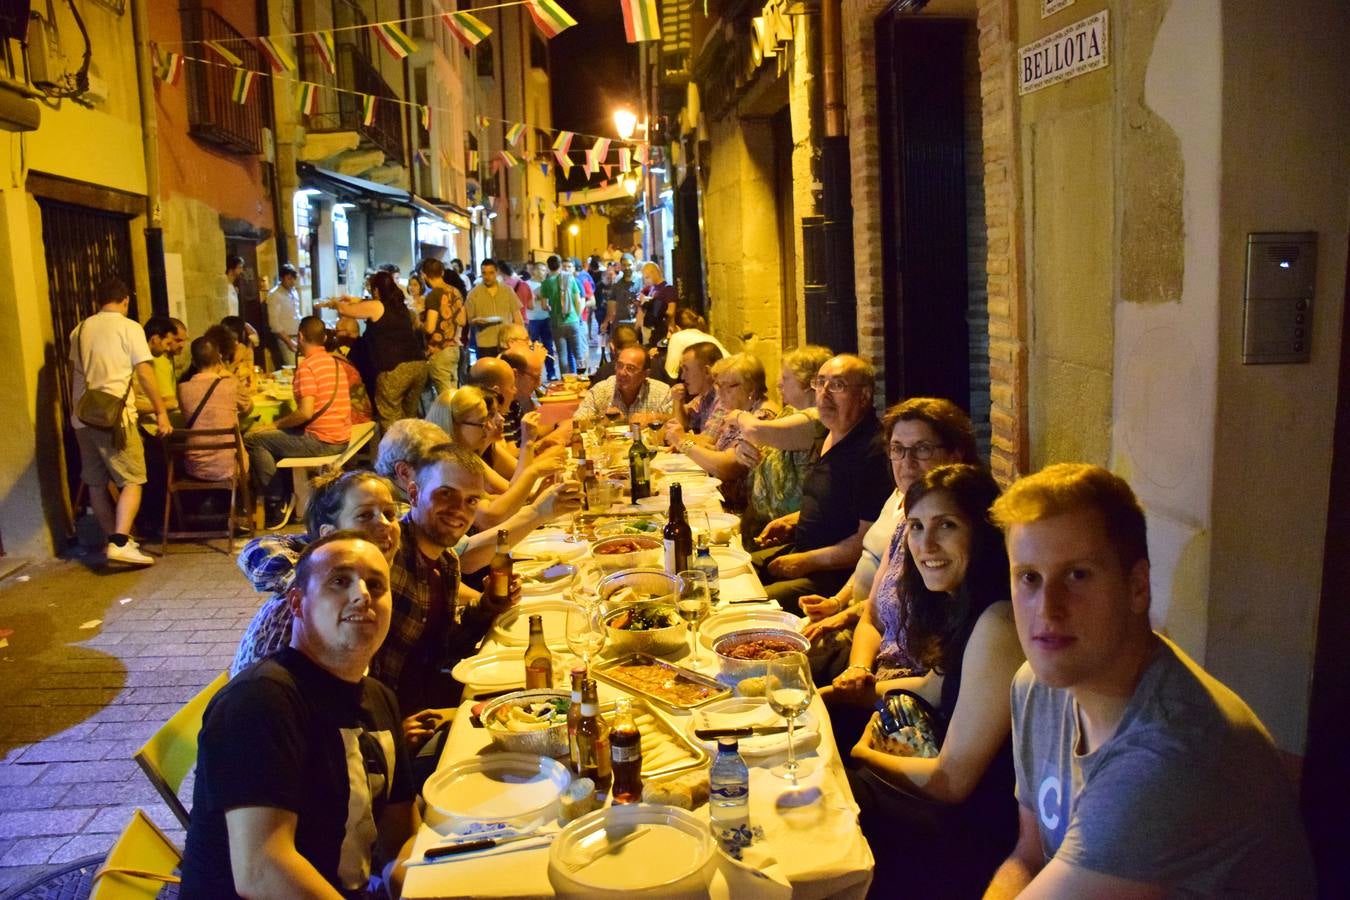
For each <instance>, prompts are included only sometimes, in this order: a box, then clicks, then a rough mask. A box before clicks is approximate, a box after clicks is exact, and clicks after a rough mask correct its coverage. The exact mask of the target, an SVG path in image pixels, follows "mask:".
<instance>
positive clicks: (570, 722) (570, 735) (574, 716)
mask: <svg viewBox="0 0 1350 900" xmlns="http://www.w3.org/2000/svg"><path fill="white" fill-rule="evenodd" d="M585 680H586V668H585V667H584V666H577V667H576V668H574V669H573V670H572V702H571V704H570V705H569V706H568V707H567V758H568V760H569V761H570V762H571V763H572V771H573V772H578V771H580V766H581V762H580V759H579V758H578V756H577V724H578V723H579V722H580V721H581V683H582V682H583V681H585Z"/></svg>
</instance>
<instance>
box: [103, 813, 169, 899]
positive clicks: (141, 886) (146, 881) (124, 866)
mask: <svg viewBox="0 0 1350 900" xmlns="http://www.w3.org/2000/svg"><path fill="white" fill-rule="evenodd" d="M182 862H183V851H181V850H179V849H178V847H177V846H175V845H174V842H173V841H171V840H169V836H168V835H167V834H165V833H164V832H163V831H161V830H160V829H159V827H158V826H157V825H155V823H154V822H152V821H150V818H149V817H148V816H146V814H145V813H144V812H142V811H141V810H139V809H137V810H134V811H133V812H132V813H131V821H130V822H128V823H127V827H126V828H124V829H123V830H122V834H121V836H120V837H119V838H118V839H117V843H116V844H113V848H112V850H110V851H108V857H107V859H105V860H104V861H103V865H102V866H100V867H99V870H98V871H97V872H95V873H94V884H93V887H92V888H91V889H90V891H89V900H152V898H154V897H156V896H158V894H159V891H160V888H162V887H163V886H164V885H166V884H179V883H180V882H181V881H182V879H181V878H179V877H178V875H177V874H176V870H177V869H178V867H179V865H180V864H181V863H182Z"/></svg>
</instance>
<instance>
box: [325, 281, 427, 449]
mask: <svg viewBox="0 0 1350 900" xmlns="http://www.w3.org/2000/svg"><path fill="white" fill-rule="evenodd" d="M314 305H315V307H319V306H330V307H332V308H333V309H336V310H337V311H338V315H340V316H344V317H346V318H349V319H364V320H365V323H366V330H365V334H364V335H363V337H364V339H365V342H366V344H367V345H369V347H370V354H371V357H372V359H373V362H374V369H375V413H376V417H377V418H379V420H380V427H381V428H385V429H387V428H388V427H389V426H390V425H392V424H394V422H396V421H398V420H399V419H411V418H415V417H416V416H417V415H418V414H419V413H420V412H421V403H422V400H421V398H422V389H423V388H424V387H426V383H427V362H426V359H425V358H424V356H423V353H422V339H421V338H420V337H419V336H418V334H417V332H416V330H414V328H413V323H412V320H411V319H410V318H409V316H408V307H407V304H406V302H405V300H404V296H403V290H402V288H400V287H399V286H398V282H397V281H395V280H394V276H393V275H392V274H390V273H389V272H385V271H379V272H376V273H375V274H374V275H372V276H370V299H369V300H362V299H361V298H360V297H340V298H338V299H336V300H331V301H328V302H327V303H322V304H321V303H316V304H314Z"/></svg>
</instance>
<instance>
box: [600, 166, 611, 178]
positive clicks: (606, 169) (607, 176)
mask: <svg viewBox="0 0 1350 900" xmlns="http://www.w3.org/2000/svg"><path fill="white" fill-rule="evenodd" d="M600 168H602V169H604V170H605V177H606V178H610V177H613V175H614V164H613V163H605V164H604V165H603V166H601V167H600Z"/></svg>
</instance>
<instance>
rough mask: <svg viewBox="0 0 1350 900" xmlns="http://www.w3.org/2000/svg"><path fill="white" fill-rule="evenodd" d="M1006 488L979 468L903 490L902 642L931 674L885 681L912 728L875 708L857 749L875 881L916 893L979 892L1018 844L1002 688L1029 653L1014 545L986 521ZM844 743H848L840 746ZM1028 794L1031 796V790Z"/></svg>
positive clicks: (939, 472) (950, 469) (881, 687)
mask: <svg viewBox="0 0 1350 900" xmlns="http://www.w3.org/2000/svg"><path fill="white" fill-rule="evenodd" d="M998 494H999V489H998V485H997V484H996V483H995V482H994V479H993V477H992V476H991V475H990V474H989V473H988V472H987V471H985V470H984V469H983V468H980V467H977V466H971V465H947V466H940V467H937V468H934V469H933V470H932V471H929V472H927V473H925V474H923V475H919V476H918V477H916V478H915V479H914V482H913V484H912V485H910V487H909V490H908V491H906V493H905V527H904V528H903V529H902V532H903V533H904V535H905V537H904V545H903V547H900V546H896V547H892V553H893V554H901V555H903V557H904V559H905V562H904V566H903V568H904V574H903V575H902V576H901V578H900V583H899V585H898V586H896V592H895V597H896V601H897V610H896V614H897V618H898V622H899V626H898V627H899V633H900V635H901V649H902V652H904V653H905V654H906V655H907V656H908V657H909V658H910V659H912V660H913V661H914V662H915V663H916V664H917V667H918V668H920V669H921V670H923V671H924V672H925V673H926V674H924V675H922V676H913V677H908V678H899V679H895V680H890V681H882V682H880V683H879V684H878V685H877V691H878V692H879V693H883V696H884V692H885V691H887V690H895V691H908V692H910V693H909V694H908V695H900V694H895V695H892V697H891V701H892V702H891V703H889V704H888V706H887V709H888V711H892V712H893V711H894V705H895V703H896V702H898V701H902V700H903V701H906V702H907V703H908V704H909V705H908V708H907V709H904V710H902V712H904V713H905V715H906V717H907V718H908V719H909V723H908V724H910V727H911V728H913V727H914V726H913V724H912V723H913V722H914V721H915V720H916V719H918V720H922V719H927V720H928V724H929V726H930V727H929V733H930V735H931V741H930V740H924V741H923V744H925V746H924V747H923V749H922V751H921V752H915V750H916V747H917V746H918V743H919V742H917V741H915V740H914V738H913V735H912V734H911V733H910V732H909V731H907V730H906V729H905V728H895V727H894V726H895V725H896V724H900V725H903V724H907V723H893V724H892V725H891V727H884V726H883V725H882V719H881V717H880V716H878V715H875V714H874V715H873V718H872V719H871V721H870V722H869V724H868V725H867V726H866V727H865V728H864V730H863V733H862V737H861V738H860V739H858V741H857V743H856V745H854V747H853V751H852V757H853V759H854V760H855V761H857V762H858V763H859V768H858V769H856V770H854V771H852V772H850V773H849V783H850V785H851V786H852V787H853V793H854V797H855V798H856V799H857V801H858V805H859V807H860V810H861V814H860V816H859V824H860V825H861V826H862V829H863V833H864V834H865V835H867V839H868V841H869V842H871V844H872V846H873V847H885V848H887V850H888V851H890V852H886V853H878V854H877V870H876V873H875V875H874V878H875V883H877V884H883V885H884V884H895V883H898V882H897V879H903V883H904V885H905V888H906V891H907V892H908V893H912V894H914V895H915V896H919V897H925V896H942V897H953V898H962V897H980V896H983V893H984V889H985V887H987V886H988V884H989V880H990V878H991V877H992V876H993V874H994V870H995V869H997V868H998V866H999V864H1000V863H1001V862H1002V861H1003V859H1004V858H1005V857H1006V855H1007V854H1008V852H1009V851H1010V850H1011V849H1012V846H1013V844H1014V842H1015V841H1016V838H1017V829H1018V812H1017V806H1018V804H1017V801H1016V799H1015V798H1014V797H1013V767H1012V741H1011V737H1012V717H1011V715H1009V712H1008V692H1009V690H1010V688H1011V686H1012V680H1013V675H1014V674H1015V673H1016V672H1017V670H1018V668H1019V667H1020V666H1021V665H1022V662H1023V659H1024V657H1023V654H1022V647H1021V644H1020V643H1019V642H1018V639H1017V629H1016V627H1015V626H1014V624H1013V614H1012V603H1011V601H1010V596H1009V580H1008V553H1007V551H1006V549H1005V547H1004V542H1003V535H1002V533H1001V532H1000V531H999V529H998V527H997V526H995V525H994V524H993V522H992V521H991V520H990V517H989V507H990V506H991V505H992V504H993V502H994V500H995V499H996V498H997V497H998ZM841 746H843V745H841ZM1023 802H1026V803H1029V802H1031V799H1030V798H1025V797H1024V798H1023Z"/></svg>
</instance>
